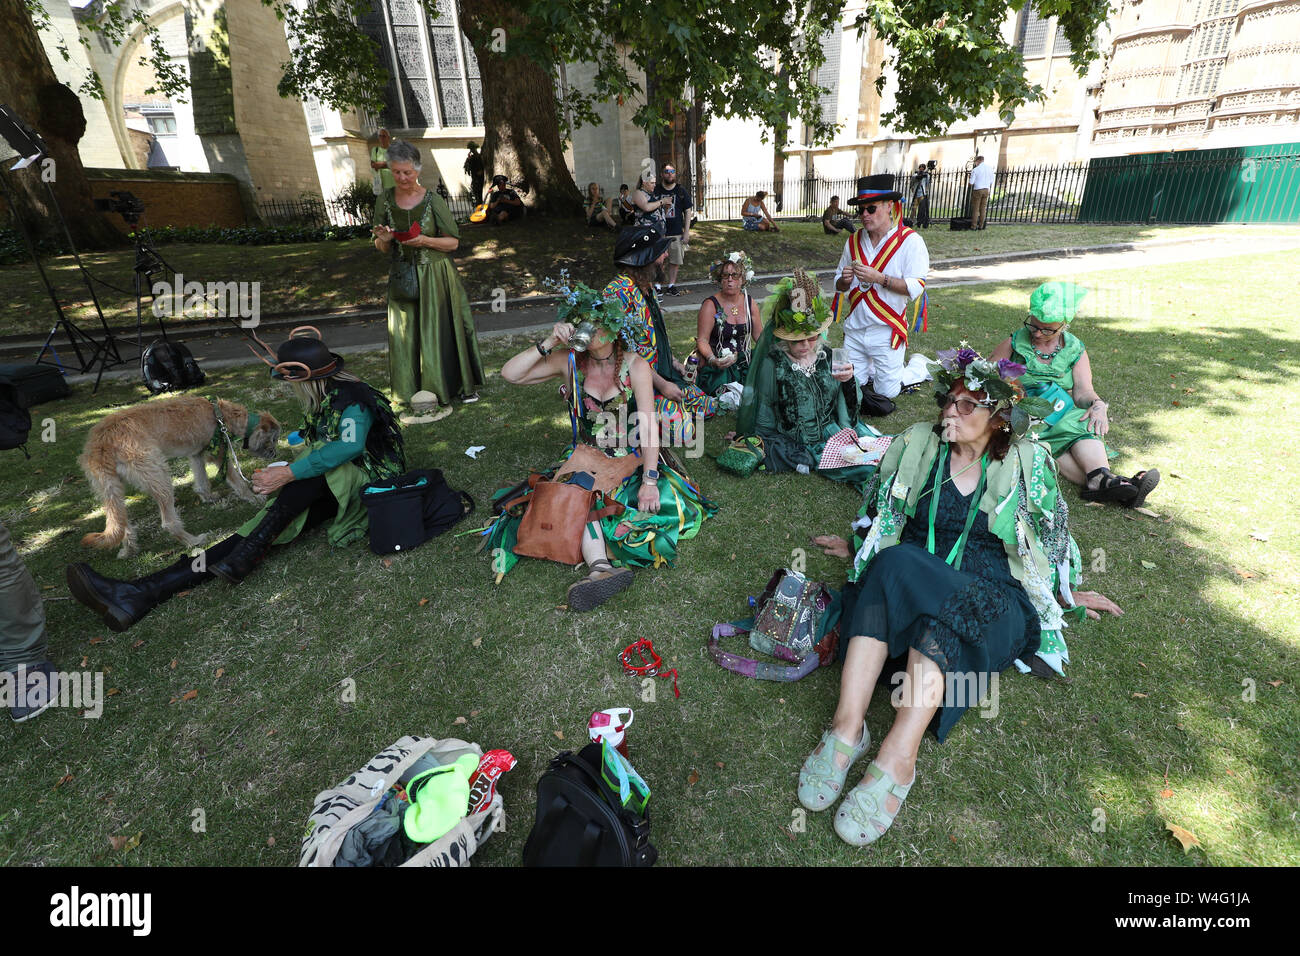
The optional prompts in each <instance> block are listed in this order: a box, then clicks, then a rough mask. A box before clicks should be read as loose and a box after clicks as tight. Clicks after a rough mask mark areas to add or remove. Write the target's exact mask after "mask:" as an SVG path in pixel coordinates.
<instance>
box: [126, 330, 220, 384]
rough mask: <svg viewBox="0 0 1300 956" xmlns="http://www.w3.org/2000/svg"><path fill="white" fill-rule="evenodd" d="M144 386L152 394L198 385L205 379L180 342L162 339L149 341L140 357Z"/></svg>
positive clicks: (188, 351)
mask: <svg viewBox="0 0 1300 956" xmlns="http://www.w3.org/2000/svg"><path fill="white" fill-rule="evenodd" d="M140 373H141V375H143V377H144V387H145V388H147V389H149V391H150V392H152V393H153V394H154V395H157V394H158V393H159V392H169V391H172V390H174V389H175V390H179V389H184V388H194V387H195V386H196V385H202V384H203V383H204V381H205V380H206V379H207V376H206V375H204V374H203V370H202V369H201V368H199V363H198V362H196V361H195V360H194V355H193V353H192V352H190V350H189V349H188V348H187V347H186V346H185V343H184V342H173V341H171V340H170V339H168V338H166V337H165V336H164V337H163V338H161V339H158V340H157V341H155V342H153V343H152V344H151V345H150V346H149V347H148V348H146V349H145V350H144V353H143V354H142V355H141V356H140Z"/></svg>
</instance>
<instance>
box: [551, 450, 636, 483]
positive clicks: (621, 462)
mask: <svg viewBox="0 0 1300 956" xmlns="http://www.w3.org/2000/svg"><path fill="white" fill-rule="evenodd" d="M640 467H641V458H640V456H639V455H623V456H622V457H621V458H613V457H611V456H609V455H606V454H605V453H604V452H602V451H600V450H599V449H596V448H592V447H591V446H590V445H584V444H578V445H576V446H574V449H573V454H572V455H570V456H569V459H568V461H566V462H565V463H564V464H563V465H561V466H560V467H559V468H558V469H557V470H556V472H555V477H556V478H563V477H564V476H565V475H569V474H573V473H575V472H581V471H585V472H586V473H587V474H589V475H591V477H592V485H591V487H592V490H593V491H599V492H600V493H601V494H603V495H612V494H613V493H614V492H615V491H617V490H618V489H619V486H620V485H622V484H623V482H624V481H626V480H627V478H628V476H630V475H632V474H633V473H634V472H635V471H636V470H637V469H638V468H640Z"/></svg>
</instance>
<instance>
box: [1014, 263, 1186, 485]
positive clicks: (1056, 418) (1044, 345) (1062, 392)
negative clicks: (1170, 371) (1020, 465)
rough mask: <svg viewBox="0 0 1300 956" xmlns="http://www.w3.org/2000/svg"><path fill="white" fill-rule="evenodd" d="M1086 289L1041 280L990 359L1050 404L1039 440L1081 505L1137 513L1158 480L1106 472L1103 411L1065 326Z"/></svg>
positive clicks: (1149, 473) (1149, 472)
mask: <svg viewBox="0 0 1300 956" xmlns="http://www.w3.org/2000/svg"><path fill="white" fill-rule="evenodd" d="M1087 294H1088V290H1087V289H1084V288H1082V287H1081V286H1077V285H1075V284H1074V283H1072V282H1045V283H1043V284H1042V285H1040V286H1039V287H1038V288H1037V289H1035V290H1034V293H1033V295H1031V296H1030V298H1029V318H1028V319H1026V320H1025V322H1024V325H1023V327H1022V328H1019V329H1017V330H1016V331H1015V333H1014V334H1012V335H1011V336H1010V337H1009V338H1006V339H1003V340H1002V342H1001V343H1000V344H999V345H998V347H997V348H996V349H994V350H993V355H992V356H990V358H991V359H992V360H993V361H995V362H996V361H998V360H999V359H1009V360H1011V361H1013V362H1017V363H1019V364H1021V365H1023V366H1024V367H1025V369H1026V371H1025V374H1024V375H1023V376H1022V377H1021V382H1022V383H1023V385H1024V388H1025V391H1026V392H1027V393H1028V394H1030V395H1033V396H1037V397H1040V398H1045V399H1047V400H1048V401H1049V402H1050V403H1051V406H1052V407H1051V410H1050V411H1049V412H1048V413H1047V415H1046V418H1045V419H1044V423H1043V424H1042V425H1041V426H1039V428H1038V430H1037V434H1038V438H1039V439H1040V440H1041V441H1045V442H1047V444H1048V445H1050V446H1051V449H1052V455H1053V456H1054V457H1055V458H1056V466H1057V468H1058V469H1059V470H1060V473H1061V475H1062V476H1064V477H1065V479H1066V480H1067V481H1069V482H1071V483H1073V484H1076V485H1078V486H1079V488H1080V492H1079V495H1080V497H1082V498H1083V500H1084V501H1115V502H1118V503H1120V504H1122V505H1126V506H1127V507H1129V508H1139V507H1141V506H1142V505H1143V504H1144V503H1145V502H1146V500H1147V495H1149V494H1150V493H1151V490H1152V489H1153V488H1155V486H1156V485H1157V484H1158V483H1159V482H1160V472H1158V471H1157V470H1156V469H1154V468H1148V469H1146V470H1145V471H1139V472H1138V473H1137V474H1136V475H1134V476H1133V477H1131V478H1125V477H1123V476H1121V475H1115V474H1112V473H1111V470H1110V467H1109V466H1108V464H1107V461H1108V459H1109V457H1111V454H1112V453H1110V452H1108V451H1107V449H1106V446H1105V444H1103V442H1102V439H1103V438H1105V437H1106V433H1107V432H1108V431H1110V419H1109V417H1108V415H1107V412H1108V411H1109V410H1110V409H1109V407H1108V406H1107V404H1106V403H1105V402H1103V401H1102V400H1101V398H1100V397H1098V395H1097V390H1096V389H1095V388H1094V387H1093V384H1092V362H1091V361H1090V360H1089V358H1088V350H1087V349H1086V348H1084V345H1083V342H1081V341H1080V340H1079V339H1078V338H1076V337H1075V336H1074V335H1072V334H1071V333H1070V331H1069V325H1070V323H1071V322H1072V321H1073V320H1074V316H1075V314H1076V313H1077V312H1078V309H1079V302H1080V300H1081V299H1082V298H1083V297H1084V296H1086V295H1087Z"/></svg>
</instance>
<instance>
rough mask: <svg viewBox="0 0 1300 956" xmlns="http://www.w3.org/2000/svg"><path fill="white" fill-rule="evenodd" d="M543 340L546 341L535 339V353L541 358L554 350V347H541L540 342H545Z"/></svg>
mask: <svg viewBox="0 0 1300 956" xmlns="http://www.w3.org/2000/svg"><path fill="white" fill-rule="evenodd" d="M545 341H546V339H538V340H537V346H536V347H537V354H538V355H540V356H541V357H542V358H546V356H548V355H550V354H551V353H552V352H553V351H555V349H554V348H549V349H546V348H542V343H543V342H545Z"/></svg>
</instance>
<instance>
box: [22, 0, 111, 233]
mask: <svg viewBox="0 0 1300 956" xmlns="http://www.w3.org/2000/svg"><path fill="white" fill-rule="evenodd" d="M0 35H3V36H4V37H6V41H5V51H6V56H5V65H4V69H3V70H0V103H4V104H5V105H7V106H8V107H9V108H10V109H11V110H13V111H14V113H15V114H16V115H17V116H18V118H19V119H21V120H22V121H23V122H25V123H26V124H27V125H28V126H30V127H31V128H32V129H34V130H35V131H36V132H37V133H39V134H40V136H41V138H42V139H44V140H45V145H46V149H47V155H48V156H49V157H50V158H51V159H53V160H54V162H53V164H52V165H51V164H48V163H45V162H44V161H42V162H39V163H36V164H35V165H34V166H29V167H28V168H26V169H20V170H17V171H16V172H10V171H9V167H10V166H12V165H13V163H12V162H7V163H5V171H4V172H3V173H0V175H3V176H5V178H6V180H7V182H8V184H9V187H10V191H11V192H12V193H13V194H14V204H15V206H16V208H15V209H14V210H13V211H14V213H15V214H16V217H17V219H18V222H19V223H22V224H23V225H24V226H25V227H26V228H27V230H28V232H29V234H31V235H33V236H34V237H37V238H39V239H48V240H55V239H57V240H58V241H59V242H62V229H61V228H60V226H59V218H58V214H57V213H56V212H55V210H54V209H52V208H51V205H50V194H49V191H48V190H47V189H46V183H45V182H44V181H43V177H45V178H50V177H51V176H52V181H51V182H50V183H49V185H50V186H52V187H53V189H54V195H55V196H56V197H57V199H58V203H59V208H60V209H61V210H62V212H63V217H64V218H65V219H66V220H67V222H68V231H69V232H71V233H72V240H73V242H75V243H76V244H77V247H78V248H81V249H103V248H108V247H111V246H119V245H123V244H124V243H125V242H126V238H125V237H124V236H123V235H122V233H121V232H119V231H118V230H117V229H116V228H115V227H114V226H113V225H112V224H111V223H110V222H109V221H108V220H107V219H105V218H104V217H103V216H102V215H101V214H100V213H98V212H96V211H95V206H94V202H93V199H92V196H91V193H90V183H89V181H88V180H87V179H86V173H85V170H84V169H83V168H82V165H81V157H80V156H79V155H78V154H77V142H78V141H79V140H80V139H81V137H82V135H83V134H84V133H85V131H86V117H85V114H84V113H83V112H82V109H81V102H80V101H79V100H78V99H77V94H76V93H74V92H73V91H72V90H70V89H68V88H67V87H66V86H64V85H63V84H61V83H60V82H59V81H58V78H57V77H56V76H55V75H54V69H53V68H52V67H51V66H50V61H49V58H48V57H47V56H46V55H45V48H44V47H43V46H42V45H41V40H40V37H39V36H38V35H37V33H36V26H35V25H34V24H33V23H32V18H31V16H30V15H29V14H28V12H27V8H26V6H25V5H24V3H23V0H0Z"/></svg>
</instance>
